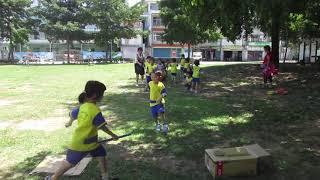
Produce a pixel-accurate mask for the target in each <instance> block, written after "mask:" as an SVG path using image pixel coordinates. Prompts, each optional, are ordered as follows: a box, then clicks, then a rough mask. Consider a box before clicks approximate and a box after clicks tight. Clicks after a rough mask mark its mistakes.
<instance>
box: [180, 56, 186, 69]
mask: <svg viewBox="0 0 320 180" xmlns="http://www.w3.org/2000/svg"><path fill="white" fill-rule="evenodd" d="M185 63H186V60H185V59H184V58H181V61H180V65H181V67H184V64H185Z"/></svg>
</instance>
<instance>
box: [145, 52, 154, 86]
mask: <svg viewBox="0 0 320 180" xmlns="http://www.w3.org/2000/svg"><path fill="white" fill-rule="evenodd" d="M146 68H147V70H146V80H147V86H146V91H148V90H149V82H150V81H151V73H153V72H154V71H155V70H156V68H157V64H155V63H154V58H153V57H151V56H148V57H147V63H146Z"/></svg>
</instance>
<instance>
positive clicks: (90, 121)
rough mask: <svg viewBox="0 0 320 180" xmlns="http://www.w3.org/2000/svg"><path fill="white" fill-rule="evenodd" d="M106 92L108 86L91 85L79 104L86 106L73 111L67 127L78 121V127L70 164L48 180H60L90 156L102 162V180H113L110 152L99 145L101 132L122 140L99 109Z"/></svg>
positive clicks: (88, 84) (86, 87)
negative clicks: (110, 167) (110, 171)
mask: <svg viewBox="0 0 320 180" xmlns="http://www.w3.org/2000/svg"><path fill="white" fill-rule="evenodd" d="M105 90H106V86H105V85H104V84H103V83H101V82H98V81H88V82H87V84H86V86H85V91H84V92H83V93H81V94H80V95H79V102H80V103H81V104H82V105H80V107H79V108H76V109H74V110H72V111H71V113H70V118H71V120H70V121H69V122H68V123H66V127H69V126H71V125H72V122H73V121H74V120H76V119H77V120H78V126H77V127H76V128H75V130H74V132H73V134H72V139H71V143H70V145H69V148H68V151H67V157H66V160H65V161H63V162H62V164H61V166H60V167H59V169H58V170H57V171H56V172H55V173H54V174H53V175H52V176H47V177H46V178H45V180H57V179H58V178H59V176H61V175H63V174H64V173H65V172H66V171H68V170H69V169H71V168H72V167H74V166H75V165H77V164H78V163H79V162H80V161H81V160H82V159H83V158H84V157H86V156H87V155H88V154H90V155H91V156H92V157H96V158H97V159H98V161H99V165H100V170H101V176H102V179H103V180H109V177H108V171H107V162H106V150H105V148H104V147H103V146H102V145H101V144H99V143H98V130H102V131H104V132H105V133H107V134H109V135H110V136H112V138H113V139H115V140H117V139H118V136H117V135H116V134H114V133H113V132H112V131H111V130H110V129H109V128H108V126H107V125H106V124H107V123H106V121H105V119H104V118H103V116H102V114H101V110H100V109H99V107H98V106H97V105H96V103H97V102H99V101H101V100H102V98H103V93H104V91H105Z"/></svg>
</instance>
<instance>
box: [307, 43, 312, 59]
mask: <svg viewBox="0 0 320 180" xmlns="http://www.w3.org/2000/svg"><path fill="white" fill-rule="evenodd" d="M311 50H312V41H311V39H310V45H309V62H308V63H311V52H312V51H311Z"/></svg>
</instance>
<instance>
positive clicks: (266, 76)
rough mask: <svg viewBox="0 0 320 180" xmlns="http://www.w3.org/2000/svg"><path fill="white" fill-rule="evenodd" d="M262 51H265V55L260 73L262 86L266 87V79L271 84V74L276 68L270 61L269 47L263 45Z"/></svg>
mask: <svg viewBox="0 0 320 180" xmlns="http://www.w3.org/2000/svg"><path fill="white" fill-rule="evenodd" d="M264 51H265V53H266V56H265V57H264V60H263V63H262V74H263V82H264V87H265V88H266V87H268V81H269V82H270V86H272V76H273V75H274V74H276V73H277V72H276V68H275V65H274V64H273V63H272V53H271V47H270V46H265V47H264Z"/></svg>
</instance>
